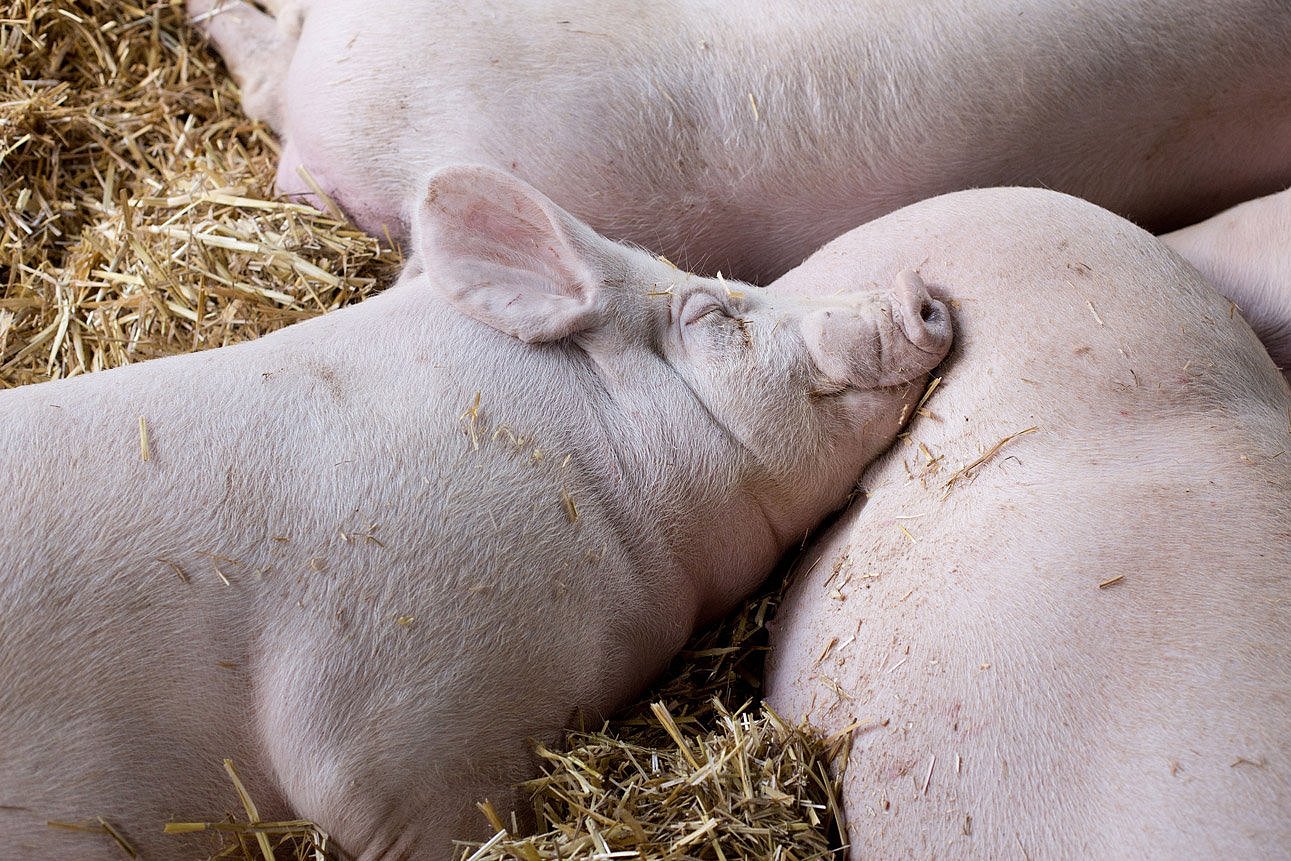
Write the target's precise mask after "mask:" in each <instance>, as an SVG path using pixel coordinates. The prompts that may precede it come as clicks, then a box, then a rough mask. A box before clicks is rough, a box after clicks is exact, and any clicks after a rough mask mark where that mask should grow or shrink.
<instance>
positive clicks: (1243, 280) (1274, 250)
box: [1161, 189, 1291, 375]
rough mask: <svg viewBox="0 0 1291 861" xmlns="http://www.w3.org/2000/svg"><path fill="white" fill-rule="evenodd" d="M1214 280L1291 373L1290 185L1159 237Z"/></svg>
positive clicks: (1271, 352) (1218, 288)
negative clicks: (1288, 310) (1289, 312)
mask: <svg viewBox="0 0 1291 861" xmlns="http://www.w3.org/2000/svg"><path fill="white" fill-rule="evenodd" d="M1161 241H1163V242H1165V243H1166V244H1167V245H1169V246H1170V247H1171V248H1173V249H1174V250H1175V251H1176V252H1178V253H1179V254H1180V255H1182V256H1183V258H1184V259H1186V260H1187V261H1188V262H1189V263H1191V264H1192V265H1193V266H1195V267H1197V269H1198V270H1199V271H1200V272H1201V274H1203V275H1205V276H1206V278H1207V279H1208V280H1209V281H1210V283H1211V284H1213V285H1214V286H1215V288H1216V289H1217V290H1219V292H1220V293H1222V294H1223V295H1225V296H1230V297H1237V298H1240V300H1241V301H1240V302H1237V298H1235V299H1234V301H1235V303H1237V304H1238V310H1240V311H1241V312H1242V314H1243V315H1244V316H1245V317H1246V319H1247V322H1249V323H1250V324H1251V328H1252V329H1254V330H1255V331H1256V333H1257V334H1258V335H1259V336H1260V340H1261V341H1263V342H1264V344H1265V346H1267V347H1268V349H1269V353H1270V355H1272V356H1275V357H1277V362H1278V364H1279V366H1280V367H1281V368H1282V373H1283V375H1289V374H1291V362H1288V361H1287V359H1288V357H1291V317H1289V316H1285V315H1283V314H1282V313H1280V312H1279V310H1278V309H1280V308H1281V307H1283V306H1285V305H1286V304H1287V302H1288V297H1291V189H1286V190H1283V191H1281V192H1278V193H1277V194H1270V195H1268V196H1266V197H1262V198H1259V199H1257V200H1250V201H1246V202H1245V203H1241V204H1238V205H1237V206H1234V207H1233V208H1231V209H1228V210H1225V211H1224V212H1221V213H1220V214H1219V215H1216V216H1215V217H1213V218H1209V219H1207V220H1206V221H1203V222H1202V223H1200V224H1194V225H1192V226H1190V227H1185V228H1183V229H1182V230H1176V231H1174V232H1172V233H1167V234H1165V235H1164V236H1162V237H1161Z"/></svg>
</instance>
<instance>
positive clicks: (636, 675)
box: [0, 168, 949, 859]
mask: <svg viewBox="0 0 1291 861" xmlns="http://www.w3.org/2000/svg"><path fill="white" fill-rule="evenodd" d="M416 223H418V224H420V225H421V229H420V230H421V232H420V235H419V236H418V238H417V240H416V241H417V244H418V248H419V252H420V253H419V258H420V261H421V262H420V264H419V265H418V266H416V267H410V268H409V269H408V270H407V271H406V272H405V273H404V275H403V277H402V278H401V280H400V281H399V283H397V284H396V285H395V286H393V287H392V288H390V289H389V290H388V291H386V292H385V293H384V294H382V295H381V296H379V297H377V298H375V299H372V300H369V301H367V302H364V303H362V304H360V305H358V306H355V307H353V308H349V309H346V310H343V311H339V312H336V313H335V314H329V315H326V316H324V317H321V318H318V319H315V320H311V321H309V322H306V323H301V324H298V325H295V326H291V327H289V328H287V329H284V330H282V331H281V332H278V333H275V334H273V335H270V336H268V337H265V338H263V339H261V340H259V341H256V342H253V343H249V344H245V345H239V346H234V347H229V348H225V349H219V350H214V351H211V352H206V353H200V354H194V355H188V356H181V357H175V358H170V359H164V360H158V361H154V362H147V363H144V364H141V365H137V366H132V367H126V368H122V369H119V370H115V371H108V372H104V373H101V374H94V375H90V376H85V377H80V378H75V379H69V380H63V381H57V382H52V383H47V384H42V385H37V386H31V387H27V388H19V389H15V390H12V391H8V392H4V393H3V394H0V438H2V439H4V440H5V446H4V449H3V459H2V460H0V468H2V469H3V474H4V485H5V487H6V488H7V498H6V505H5V506H4V507H3V513H2V514H0V518H2V519H0V529H3V531H4V534H5V536H6V539H5V542H4V544H3V546H2V547H0V843H3V844H4V845H5V846H7V847H10V848H11V849H14V850H15V851H18V850H19V849H20V850H21V854H22V856H23V857H25V858H67V857H79V858H94V857H104V858H114V857H117V856H118V850H117V848H116V847H115V846H114V845H113V844H112V842H111V841H110V840H108V839H107V838H106V837H105V836H103V835H102V834H99V835H97V836H96V835H87V834H84V833H78V832H69V831H67V830H62V829H56V828H50V827H47V825H46V822H47V821H61V822H86V821H89V822H91V824H93V822H94V820H95V817H99V816H101V817H103V818H104V819H106V820H107V821H108V822H109V823H111V824H112V825H113V826H114V827H116V828H117V829H118V830H119V831H120V832H122V833H123V834H124V835H125V836H126V838H127V839H128V840H129V841H130V843H131V844H132V845H134V846H135V847H136V848H138V849H140V850H142V851H143V852H144V854H145V857H153V858H164V857H180V856H182V855H184V854H185V853H186V852H195V851H196V850H197V848H198V846H199V845H200V844H201V843H202V842H203V838H201V837H200V836H198V837H188V838H183V837H164V836H163V835H162V833H161V832H162V826H163V824H164V823H165V822H167V821H169V820H172V819H175V818H179V819H182V820H192V819H221V818H223V815H224V814H225V813H226V812H232V811H235V810H238V809H239V805H238V804H237V803H236V800H235V797H234V796H233V795H232V794H231V790H230V788H229V784H228V783H227V778H226V777H225V776H224V774H223V769H222V768H221V764H220V763H221V760H222V759H224V758H226V757H228V758H231V759H232V760H233V761H234V763H235V766H236V768H237V769H238V772H239V773H240V775H241V778H242V780H243V781H244V783H245V784H246V785H247V787H248V789H249V790H250V793H251V796H252V798H253V799H255V800H256V802H257V803H258V805H259V812H260V815H261V817H262V818H263V819H266V820H272V819H282V818H288V819H289V818H296V817H304V818H311V819H313V820H315V821H317V822H318V823H319V824H320V825H321V826H322V828H323V829H324V830H326V831H328V832H330V833H331V834H332V836H333V838H334V839H335V840H336V841H337V843H338V844H339V845H340V847H341V848H342V849H343V850H345V851H347V852H348V853H350V854H352V855H353V856H356V857H358V858H364V859H371V858H390V859H393V858H446V857H448V856H449V853H450V849H449V841H450V839H451V838H466V837H477V836H480V832H481V828H482V825H483V823H482V819H481V818H480V817H479V814H478V811H476V810H475V806H474V805H475V802H476V801H478V800H480V799H483V798H486V797H487V798H489V799H491V800H492V801H493V802H494V804H495V805H498V806H499V808H500V809H504V810H505V809H506V808H508V807H510V806H511V805H512V804H513V803H514V802H515V799H514V798H513V789H512V786H513V784H514V783H515V782H517V781H518V780H522V779H524V778H526V777H527V776H529V775H530V774H531V773H532V770H533V767H532V762H531V755H530V752H529V746H528V745H529V739H531V738H550V737H551V736H553V735H554V734H555V733H556V732H557V731H558V730H559V729H560V728H561V727H563V726H565V725H566V724H567V723H568V722H569V721H570V720H571V719H573V717H574V716H575V715H577V714H579V713H581V714H584V715H586V716H588V717H589V718H590V719H596V718H598V717H599V716H602V715H604V714H606V713H607V711H609V710H610V709H611V708H612V707H614V706H615V705H617V704H619V703H621V702H622V701H623V700H624V699H625V698H626V697H628V696H631V695H633V694H634V693H636V692H637V691H638V690H639V689H640V688H641V687H642V686H643V685H644V683H645V682H646V681H647V680H648V679H649V678H650V677H651V676H652V675H653V674H654V673H655V672H656V671H657V670H658V669H659V668H660V667H661V666H662V664H663V663H664V662H665V661H666V660H667V659H668V658H669V657H670V656H671V655H672V654H673V653H674V652H675V651H676V649H677V648H678V647H679V646H680V645H681V643H682V642H683V641H684V639H685V638H686V637H687V636H688V635H689V633H690V632H691V630H692V628H693V626H694V625H695V624H696V622H697V621H698V620H701V619H704V618H707V617H710V616H712V615H714V614H716V613H719V612H722V611H723V610H725V609H727V608H728V607H729V606H730V605H731V604H732V603H733V602H734V601H736V600H738V598H739V597H740V596H741V595H742V594H743V593H745V592H747V591H748V590H749V589H751V588H752V587H753V586H754V585H755V584H756V583H757V581H758V580H760V579H761V578H762V577H763V576H765V574H766V573H767V572H768V571H769V570H770V567H771V566H772V564H773V563H774V562H775V560H776V558H777V556H778V555H779V554H780V553H781V551H782V550H783V549H784V548H785V547H786V546H787V545H788V544H789V543H791V542H792V541H793V540H795V538H796V537H798V536H801V534H802V533H803V531H804V530H806V529H808V528H809V527H810V526H811V524H812V521H813V520H814V519H815V518H819V517H820V516H823V514H824V513H825V512H826V511H828V510H829V509H830V508H831V507H834V506H837V505H839V504H841V502H842V500H843V499H844V497H845V496H846V494H847V492H848V491H849V489H850V487H851V484H852V483H853V482H854V480H855V478H856V476H858V475H859V474H860V470H861V467H862V465H863V459H865V458H871V457H873V456H875V455H876V454H877V453H878V452H879V451H881V449H882V448H883V447H884V446H885V445H887V443H888V442H889V441H890V440H891V438H892V436H893V435H894V434H895V433H896V430H897V428H898V425H899V421H900V418H901V415H902V412H903V409H904V408H906V407H908V405H909V403H910V401H911V400H912V399H913V398H914V397H915V396H917V394H918V391H919V385H920V383H919V380H920V378H921V376H922V375H923V374H924V373H926V371H927V370H928V369H929V368H930V367H931V366H932V365H934V364H935V363H936V362H937V361H939V360H940V358H941V356H942V355H944V354H945V351H946V349H947V347H948V342H949V318H948V316H947V315H946V311H945V309H944V307H942V306H940V305H939V304H938V303H933V302H931V301H930V300H928V297H927V295H926V294H925V293H923V292H922V288H920V287H919V285H918V283H917V279H915V278H914V277H913V276H910V275H906V276H903V279H902V282H901V284H902V286H901V288H900V289H899V290H895V291H892V292H891V293H890V294H886V293H881V292H878V291H871V292H868V293H865V292H853V293H851V294H849V295H850V297H851V298H850V299H847V298H846V297H836V298H833V299H830V300H826V301H819V302H813V301H807V302H805V303H796V302H795V301H794V300H791V299H785V300H779V299H777V300H771V299H768V298H767V297H766V296H765V294H763V293H762V292H761V291H759V290H757V289H756V288H751V287H746V286H744V285H739V284H735V283H732V282H717V281H709V280H706V279H700V278H696V277H694V276H689V275H686V274H685V273H682V272H680V271H679V270H676V269H675V268H673V267H671V266H670V265H668V264H666V263H664V262H662V261H660V260H657V259H655V258H653V257H650V256H649V255H647V254H645V253H644V252H641V251H637V250H634V249H630V248H627V247H624V246H619V245H616V244H614V243H610V242H608V241H607V240H604V239H601V238H600V237H598V236H596V235H595V234H594V233H592V232H591V231H589V230H588V229H587V228H586V227H584V226H583V225H581V224H580V223H578V222H577V221H575V220H573V219H572V218H570V217H569V216H568V215H566V214H565V213H563V212H562V211H560V210H559V209H557V208H555V207H554V206H552V205H551V204H550V203H549V202H547V201H546V200H545V199H543V198H542V197H541V196H539V195H537V193H536V192H533V190H532V189H530V188H528V187H526V186H524V185H523V184H521V183H518V182H516V181H515V180H512V179H510V178H508V177H505V176H503V175H500V174H497V173H495V172H492V171H489V170H485V169H481V168H456V169H451V170H448V171H445V172H443V173H441V174H440V175H439V176H438V177H437V178H436V179H435V180H434V181H433V182H432V183H431V186H430V193H429V194H428V196H427V197H426V199H425V200H424V201H423V202H422V204H421V207H420V210H419V215H418V220H417V222H416ZM880 353H881V355H880ZM849 360H850V363H849ZM902 377H904V379H900V378H902ZM880 384H881V385H882V386H885V388H879V386H880ZM750 403H757V404H761V405H762V407H760V408H758V409H752V410H751V409H749V408H748V404H750ZM786 428H792V429H793V432H792V433H790V432H788V430H787V429H786ZM803 434H805V436H803ZM840 457H841V458H843V459H844V460H845V461H846V462H847V463H850V464H852V468H853V470H854V471H853V474H852V475H851V476H850V477H849V476H845V475H842V474H841V473H840V472H839V470H838V468H837V467H836V466H835V465H834V464H835V461H836V460H837V458H840ZM844 468H846V467H844ZM185 841H187V842H185Z"/></svg>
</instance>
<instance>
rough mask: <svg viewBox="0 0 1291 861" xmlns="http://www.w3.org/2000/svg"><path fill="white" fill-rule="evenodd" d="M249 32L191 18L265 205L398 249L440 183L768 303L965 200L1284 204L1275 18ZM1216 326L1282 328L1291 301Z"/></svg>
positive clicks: (542, 18) (633, 20)
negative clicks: (1028, 195)
mask: <svg viewBox="0 0 1291 861" xmlns="http://www.w3.org/2000/svg"><path fill="white" fill-rule="evenodd" d="M266 5H267V6H268V7H269V8H270V11H271V12H272V13H276V14H274V15H270V14H265V13H262V12H260V11H258V10H257V9H255V8H253V7H252V6H250V5H248V4H247V3H245V2H241V0H188V9H189V10H190V13H191V15H192V18H193V19H194V20H195V21H196V22H197V23H198V24H199V26H200V27H201V28H202V29H203V30H204V31H205V32H206V33H207V34H209V37H210V39H211V42H212V43H213V45H214V46H215V48H216V49H217V50H218V51H219V53H220V54H221V55H222V56H223V57H224V59H225V61H226V63H227V64H228V67H229V69H230V71H231V72H232V74H233V76H234V77H235V78H236V79H237V80H238V81H240V82H241V84H242V87H243V101H244V106H245V108H246V110H247V111H248V113H250V114H251V115H252V116H254V117H257V118H261V119H264V120H265V121H267V122H268V123H269V125H270V126H272V128H273V129H274V130H276V132H277V133H278V134H279V135H280V136H281V138H282V157H281V162H280V165H279V169H278V177H277V185H278V188H279V189H280V191H281V192H282V193H283V194H286V195H289V196H293V197H297V196H298V197H303V198H306V199H309V200H312V201H314V202H315V203H318V204H319V205H322V201H323V198H327V199H328V200H329V201H330V202H331V203H334V204H335V205H337V206H339V208H340V209H341V210H343V211H344V212H345V213H347V214H348V215H349V216H350V217H352V218H353V219H354V221H355V222H356V223H357V224H358V225H359V226H361V227H362V228H363V229H365V230H368V231H369V232H371V233H373V234H375V235H377V236H379V237H386V236H388V237H390V239H391V240H392V241H395V242H400V243H401V242H402V241H403V237H404V236H405V234H406V232H407V216H406V214H405V201H406V200H407V199H408V197H409V196H410V194H411V195H412V196H414V197H415V195H416V192H417V190H418V189H419V188H420V187H421V185H420V183H421V180H422V177H423V176H424V175H425V174H426V173H427V172H428V171H429V170H431V169H432V168H434V167H435V166H436V165H440V164H443V163H445V162H451V161H476V162H485V163H488V164H492V165H494V166H497V167H500V168H503V169H505V170H509V171H511V172H513V173H515V174H517V175H519V176H520V177H521V178H523V179H525V180H526V181H528V182H529V183H531V184H532V185H534V186H535V187H537V188H538V189H540V190H541V191H542V192H543V193H545V194H547V195H548V196H550V197H551V198H552V199H553V200H554V201H555V202H556V203H557V204H559V205H561V206H563V207H565V208H566V209H568V210H570V211H571V212H573V213H574V214H575V215H577V216H578V217H580V218H582V219H584V220H586V221H587V222H588V223H589V224H590V225H591V226H592V227H594V228H595V229H597V230H599V231H601V232H603V233H605V234H607V235H609V236H611V237H613V238H616V239H626V240H630V241H633V242H636V243H638V244H640V245H642V246H644V247H647V248H650V249H652V250H654V251H656V252H659V253H661V254H663V255H664V256H666V257H668V258H669V259H671V260H673V261H674V262H676V263H678V264H679V265H681V266H683V267H689V268H693V269H696V270H697V271H700V272H705V273H707V274H710V275H711V274H713V273H714V272H717V271H721V272H724V273H725V274H726V275H728V276H729V275H732V274H734V275H736V276H737V277H740V278H744V279H747V280H751V281H754V282H757V283H762V284H765V283H768V282H769V281H770V280H772V279H774V278H776V277H778V276H780V275H782V274H783V273H784V272H786V271H787V270H788V269H790V268H791V267H793V266H795V265H797V263H799V262H800V261H801V260H802V259H803V258H805V257H806V256H807V255H808V254H810V253H812V252H814V251H815V250H816V249H817V248H819V247H820V246H821V245H823V244H824V243H826V242H827V241H829V240H831V239H833V238H834V237H835V236H838V235H840V234H842V233H843V232H845V231H848V230H851V229H852V228H853V227H855V226H856V225H858V224H862V223H864V222H866V221H869V220H872V219H874V218H877V217H878V216H880V215H883V214H885V213H887V212H891V211H892V210H895V209H897V208H899V207H901V206H903V205H906V204H910V203H914V202H916V201H918V200H922V199H924V198H927V197H931V196H933V195H936V194H940V193H944V192H950V191H955V190H959V189H964V188H969V187H980V186H996V185H1038V186H1046V187H1050V188H1054V189H1057V190H1059V191H1065V192H1069V193H1072V194H1076V195H1078V196H1080V197H1084V198H1087V199H1089V200H1091V201H1093V202H1095V203H1098V204H1101V205H1102V206H1105V207H1108V208H1110V209H1112V210H1114V211H1116V212H1118V213H1120V214H1122V215H1125V216H1127V217H1130V218H1132V219H1135V220H1137V221H1139V222H1141V223H1142V224H1143V225H1145V226H1147V227H1150V228H1151V229H1154V230H1157V231H1162V230H1170V229H1175V228H1180V227H1183V226H1185V225H1187V224H1190V223H1193V222H1195V221H1198V220H1199V219H1201V218H1204V217H1207V216H1209V215H1212V214H1213V213H1215V212H1218V211H1219V210H1221V209H1223V208H1224V207H1226V206H1230V205H1233V204H1236V203H1238V202H1240V201H1243V200H1247V199H1249V198H1253V197H1256V196H1257V195H1260V194H1268V193H1272V192H1275V191H1277V190H1279V189H1282V188H1286V187H1287V186H1288V185H1291V150H1289V149H1288V146H1287V141H1288V140H1291V90H1288V88H1287V85H1286V82H1287V81H1288V80H1291V4H1288V3H1286V2H1285V0H1175V2H1153V0H1082V2H1080V3H1076V4H1070V3H1067V4H1056V3H1037V2H1028V0H1008V2H1001V0H966V2H946V0H942V2H919V3H896V2H891V0H859V2H857V0H808V2H797V3H785V2H782V0H742V2H724V3H713V2H709V0H659V2H655V3H649V4H643V3H638V2H627V0H608V2H607V0H568V2H561V3H550V2H542V0H530V2H512V3H505V4H461V3H450V2H445V0H372V2H365V3H355V2H351V0H275V2H270V3H267V4H266ZM329 205H330V204H329ZM1230 298H1231V299H1233V300H1234V301H1235V302H1236V303H1237V304H1238V306H1240V307H1241V308H1242V309H1243V310H1244V311H1246V312H1249V313H1251V314H1252V319H1253V320H1255V321H1256V322H1257V324H1260V325H1262V321H1264V320H1266V319H1272V320H1275V321H1277V322H1276V323H1275V325H1277V326H1282V325H1287V324H1291V302H1289V301H1287V299H1286V297H1285V296H1279V297H1276V299H1277V301H1276V302H1273V303H1271V304H1267V307H1266V300H1265V297H1262V296H1258V295H1256V296H1249V295H1245V294H1242V295H1232V296H1230ZM1257 331H1259V332H1260V334H1262V335H1263V334H1265V331H1264V330H1263V329H1257ZM1275 359H1276V360H1277V361H1278V362H1279V363H1280V364H1289V363H1291V353H1289V352H1288V351H1287V350H1285V349H1283V350H1281V351H1280V352H1279V353H1278V354H1277V355H1275Z"/></svg>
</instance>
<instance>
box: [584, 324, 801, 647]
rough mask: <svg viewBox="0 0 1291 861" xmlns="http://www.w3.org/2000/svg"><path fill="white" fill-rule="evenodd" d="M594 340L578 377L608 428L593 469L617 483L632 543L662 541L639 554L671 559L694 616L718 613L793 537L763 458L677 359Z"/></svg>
mask: <svg viewBox="0 0 1291 861" xmlns="http://www.w3.org/2000/svg"><path fill="white" fill-rule="evenodd" d="M587 347H589V345H587V344H584V345H583V347H580V348H577V350H578V352H579V353H580V354H581V358H582V364H581V366H579V367H580V370H579V372H578V377H579V380H578V383H577V385H579V387H580V389H581V390H582V391H583V392H585V393H586V396H587V398H588V402H589V403H591V404H592V405H593V406H592V408H591V409H590V410H589V417H590V419H591V420H592V421H594V422H595V423H596V427H597V431H598V433H597V436H596V444H595V445H593V446H591V447H590V449H589V451H592V452H598V453H599V454H596V455H595V457H594V461H593V462H592V463H591V464H590V468H591V469H593V470H597V471H598V472H599V473H600V474H601V475H603V476H606V477H607V479H608V481H607V483H608V484H611V485H612V486H613V487H614V494H613V495H614V496H615V498H616V499H617V500H618V503H617V506H616V507H617V508H618V510H619V517H620V519H621V522H622V523H624V524H625V526H626V528H627V532H626V533H625V534H627V535H629V536H630V537H631V541H632V542H634V543H635V542H639V541H640V540H641V538H642V537H644V536H649V537H650V538H651V539H652V540H651V541H650V544H649V545H648V549H646V550H645V552H643V553H639V554H638V556H639V557H641V558H649V559H653V560H665V564H666V567H667V568H668V569H670V570H671V572H672V574H671V575H670V576H671V577H673V578H678V581H679V582H680V583H682V584H684V586H685V589H686V592H687V594H688V596H689V600H690V602H691V604H692V608H693V609H692V611H691V613H690V618H691V619H692V620H693V624H700V623H703V622H705V621H709V620H712V619H714V618H716V617H718V616H720V615H722V614H723V613H725V612H727V611H729V610H730V609H731V608H732V607H734V606H735V604H736V603H737V602H738V601H739V600H740V599H742V598H743V597H744V596H746V595H747V594H748V593H749V592H751V591H752V590H753V589H754V588H755V587H756V586H757V585H758V583H760V582H761V581H762V580H763V579H764V578H765V577H766V576H767V574H768V573H769V572H770V570H771V568H772V566H773V565H774V563H775V561H776V560H777V559H778V558H779V557H780V555H781V554H782V553H783V552H784V551H785V549H786V548H787V547H788V545H789V543H790V541H791V540H792V539H791V537H786V533H785V530H784V528H783V523H782V522H781V521H780V520H778V519H777V518H775V517H774V516H773V515H772V512H771V508H770V507H769V506H768V505H767V504H766V503H765V502H764V500H763V499H762V498H761V496H760V495H759V493H758V490H757V488H758V487H759V486H760V483H764V477H762V476H761V475H760V473H761V470H760V468H759V466H758V464H757V459H756V457H755V456H754V455H753V453H752V452H750V451H748V450H747V449H746V448H745V447H744V446H743V444H742V443H741V442H740V441H739V439H738V438H737V437H736V435H735V434H733V433H732V432H731V431H730V430H729V429H728V428H726V427H725V426H724V425H723V424H722V423H721V421H720V420H719V419H718V417H716V416H715V415H713V414H712V413H711V412H710V411H709V410H708V408H707V406H705V405H704V404H703V402H702V401H701V399H700V398H699V397H697V396H696V395H695V394H694V392H693V391H692V390H691V389H690V388H689V386H687V385H686V384H685V382H684V381H683V379H682V378H681V377H680V375H677V374H676V372H675V371H674V370H672V369H671V367H670V365H669V364H668V363H667V361H665V360H662V359H659V360H655V359H654V358H651V359H648V360H647V361H645V362H643V361H642V359H641V356H640V355H637V354H635V353H620V352H616V351H613V350H604V349H598V348H596V347H595V346H591V348H590V349H585V348H587ZM669 395H671V397H669ZM724 464H733V465H734V470H735V471H734V474H733V475H732V474H731V473H730V471H729V470H728V469H724V468H723V465H724ZM655 564H657V563H655ZM643 570H648V566H643Z"/></svg>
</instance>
